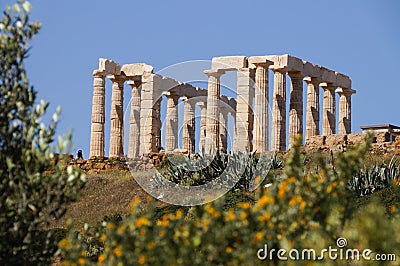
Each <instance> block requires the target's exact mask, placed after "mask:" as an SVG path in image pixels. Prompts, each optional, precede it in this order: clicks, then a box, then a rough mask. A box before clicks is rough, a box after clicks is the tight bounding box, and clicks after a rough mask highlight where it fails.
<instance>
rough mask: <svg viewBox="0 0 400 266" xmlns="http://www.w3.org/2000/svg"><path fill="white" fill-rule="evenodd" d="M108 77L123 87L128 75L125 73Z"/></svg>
mask: <svg viewBox="0 0 400 266" xmlns="http://www.w3.org/2000/svg"><path fill="white" fill-rule="evenodd" d="M108 79H109V80H111V81H112V82H113V83H114V82H116V83H118V85H119V86H121V87H122V86H123V85H124V82H125V80H126V77H125V75H111V76H109V77H108Z"/></svg>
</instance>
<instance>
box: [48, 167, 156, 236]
mask: <svg viewBox="0 0 400 266" xmlns="http://www.w3.org/2000/svg"><path fill="white" fill-rule="evenodd" d="M134 174H136V175H145V176H146V175H149V172H146V171H139V172H136V173H134ZM147 195H148V194H147V193H146V192H145V191H144V190H143V189H142V188H141V187H140V186H139V185H138V184H137V183H136V181H135V179H134V178H133V176H132V174H131V173H130V172H129V171H118V170H117V171H116V170H114V171H110V172H103V173H99V174H91V175H88V183H87V185H86V187H85V188H84V189H83V190H82V191H81V195H80V198H79V200H78V201H77V202H75V203H72V204H70V205H69V206H68V210H67V212H66V214H65V215H64V217H63V218H62V219H60V220H57V221H54V223H52V225H51V227H65V223H66V221H67V219H68V218H72V219H73V223H74V226H75V228H77V229H79V228H82V226H83V225H84V224H85V223H88V224H91V225H95V224H96V223H97V222H100V221H102V220H103V218H104V216H111V215H113V214H116V213H120V214H121V215H122V216H123V217H124V216H126V215H127V214H128V213H129V203H130V202H131V201H132V199H133V198H134V197H140V198H141V199H142V200H143V201H144V202H146V200H147V199H146V198H147Z"/></svg>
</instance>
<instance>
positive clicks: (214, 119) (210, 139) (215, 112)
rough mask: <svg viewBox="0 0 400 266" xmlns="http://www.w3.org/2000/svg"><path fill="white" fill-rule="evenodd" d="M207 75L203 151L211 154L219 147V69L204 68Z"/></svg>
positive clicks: (220, 73)
mask: <svg viewBox="0 0 400 266" xmlns="http://www.w3.org/2000/svg"><path fill="white" fill-rule="evenodd" d="M204 73H205V74H207V75H208V91H207V136H206V143H205V146H206V148H205V152H207V153H209V154H211V153H214V151H215V150H216V149H218V148H219V122H218V120H219V101H220V77H221V75H222V74H223V73H224V71H221V70H206V71H204Z"/></svg>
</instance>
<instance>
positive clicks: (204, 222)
mask: <svg viewBox="0 0 400 266" xmlns="http://www.w3.org/2000/svg"><path fill="white" fill-rule="evenodd" d="M202 225H203V227H208V226H209V225H210V220H208V219H205V220H204V221H203V222H202Z"/></svg>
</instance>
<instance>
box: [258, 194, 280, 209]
mask: <svg viewBox="0 0 400 266" xmlns="http://www.w3.org/2000/svg"><path fill="white" fill-rule="evenodd" d="M268 203H271V204H274V203H275V200H274V198H273V197H272V196H271V195H268V194H265V195H263V196H262V197H261V198H260V199H259V200H258V201H257V204H256V206H257V207H264V206H266V205H267V204H268Z"/></svg>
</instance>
